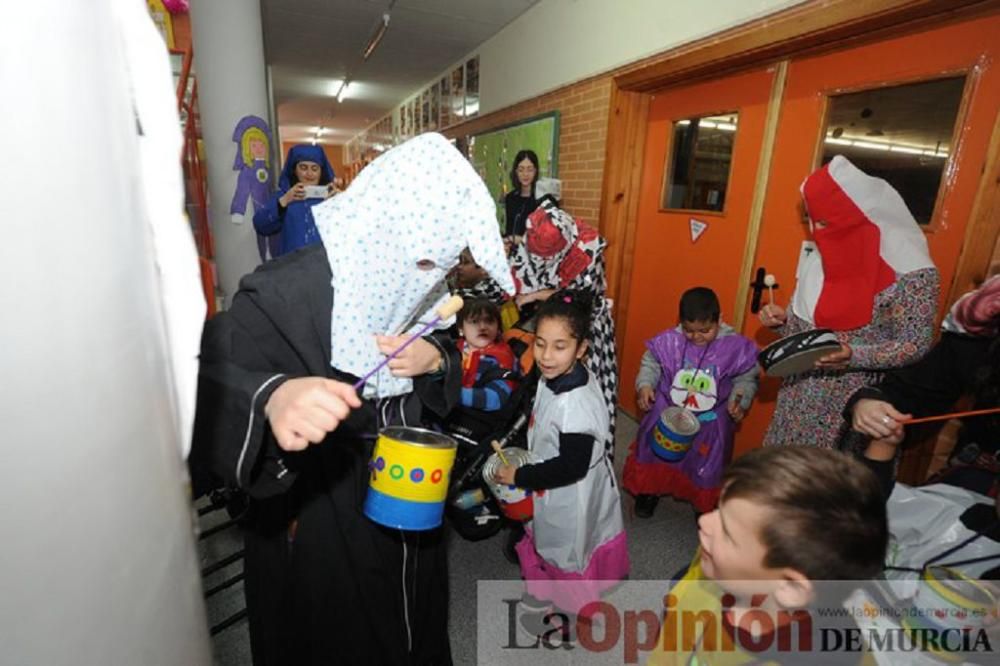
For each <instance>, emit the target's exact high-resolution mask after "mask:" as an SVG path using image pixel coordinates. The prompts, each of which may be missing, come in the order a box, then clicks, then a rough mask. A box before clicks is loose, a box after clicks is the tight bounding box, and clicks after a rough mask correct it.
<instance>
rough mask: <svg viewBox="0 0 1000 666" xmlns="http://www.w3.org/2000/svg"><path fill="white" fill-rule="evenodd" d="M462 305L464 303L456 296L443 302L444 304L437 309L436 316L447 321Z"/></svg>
mask: <svg viewBox="0 0 1000 666" xmlns="http://www.w3.org/2000/svg"><path fill="white" fill-rule="evenodd" d="M463 303H464V301H463V300H462V297H461V296H459V295H458V294H456V295H454V296H452V297H451V298H449V299H448V300H447V301H445V302H444V304H443V305H442V306H441V307H439V308H438V309H437V315H438V316H439V317H441V319H447V318H448V317H451V316H452V315H454V314H455V313H456V312H458V311H459V310H461V309H462V305H463Z"/></svg>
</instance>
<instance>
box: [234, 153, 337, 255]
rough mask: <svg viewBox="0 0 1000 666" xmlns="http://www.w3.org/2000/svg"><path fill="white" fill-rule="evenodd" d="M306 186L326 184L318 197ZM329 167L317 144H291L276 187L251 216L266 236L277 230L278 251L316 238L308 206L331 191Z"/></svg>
mask: <svg viewBox="0 0 1000 666" xmlns="http://www.w3.org/2000/svg"><path fill="white" fill-rule="evenodd" d="M307 186H326V193H325V195H324V196H322V197H317V196H309V195H310V194H312V193H313V192H311V191H308V190H307V189H306V187H307ZM333 192H334V189H333V167H331V166H330V162H329V161H327V159H326V154H325V153H324V152H323V149H322V148H320V147H319V146H307V145H304V144H299V145H297V146H292V148H291V149H290V150H289V151H288V159H287V160H285V168H284V169H282V170H281V178H280V180H279V181H278V191H277V192H275V194H274V195H273V196H272V197H271V199H270V200H269V201H268V202H267V205H266V206H264V207H263V208H261V209H260V210H258V211H257V212H256V214H254V216H253V226H254V227H255V228H256V229H257V232H258V233H260V234H262V235H264V236H270V235H272V234H276V233H279V232H280V233H281V251H280V253H279V256H280V255H282V254H288V253H289V252H293V251H294V250H297V249H299V248H300V247H305V246H306V245H312V244H313V243H318V242H319V232H318V231H316V223H315V222H313V216H312V212H311V211H310V208H312V207H313V206H315V205H316V204H318V203H320V202H322V201H325V200H326V199H328V198H330V196H331V195H332V194H333Z"/></svg>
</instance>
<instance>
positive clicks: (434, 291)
mask: <svg viewBox="0 0 1000 666" xmlns="http://www.w3.org/2000/svg"><path fill="white" fill-rule="evenodd" d="M312 211H313V217H314V219H315V220H316V227H317V228H318V229H319V233H320V236H321V237H322V239H323V244H324V245H325V246H326V252H327V257H328V259H329V261H330V270H331V272H332V273H333V280H332V284H333V313H332V319H331V326H330V331H331V343H330V363H331V365H333V366H334V367H336V368H338V369H340V370H343V371H345V372H349V373H351V374H354V375H358V376H359V377H360V376H362V375H364V374H366V373H367V372H368V371H370V370H371V369H372V368H374V367H375V366H376V365H378V363H380V362H381V361H382V360H383V359H384V356H383V355H382V354H381V353H380V352H379V350H378V347H377V346H376V344H375V335H376V334H396V333H398V332H399V329H400V327H402V326H403V325H404V324H406V323H407V322H409V321H410V320H411V319H412V318H413V317H414V315H415V314H418V315H420V320H421V321H423V322H428V321H430V320H431V319H432V318H433V317H434V316H435V315H434V310H435V309H436V308H437V307H438V306H439V305H441V304H442V303H443V302H444V301H445V300H446V299H447V298H448V287H447V284H446V282H445V275H446V274H447V273H448V271H449V270H450V269H451V268H452V267H453V266H455V265H456V264H457V263H458V255H459V254H460V253H461V251H462V250H463V249H464V248H465V247H466V246H468V248H469V249H470V250H471V252H472V256H473V258H474V259H475V261H476V263H477V264H479V265H480V266H482V267H483V268H484V269H486V271H487V272H488V273H489V274H490V276H491V277H493V279H495V280H496V281H497V282H498V283H499V284H500V286H501V287H502V288H503V289H504V290H505V291H507V292H508V293H513V292H514V285H513V282H512V280H511V275H510V269H509V267H508V265H507V260H506V258H505V256H504V251H503V242H502V241H501V239H500V229H499V227H498V226H497V222H496V208H495V206H494V205H493V201H492V199H491V197H490V194H489V191H488V190H487V189H486V185H485V184H484V183H483V181H482V179H481V178H480V177H479V175H478V174H477V173H476V172H475V170H474V169H473V168H472V165H471V164H469V162H468V160H466V159H465V158H464V157H463V156H462V155H461V153H459V152H458V151H457V150H456V149H455V148H454V147H453V146H452V145H451V144H450V143H449V142H448V140H447V139H445V138H444V137H443V136H441V135H440V134H434V133H427V134H422V135H420V136H418V137H415V138H413V139H411V140H409V141H407V142H406V143H404V144H401V145H399V146H397V147H395V148H393V149H392V150H389V151H388V152H386V153H385V154H383V155H382V156H380V157H379V158H378V159H376V160H375V161H374V162H372V163H371V164H369V165H368V166H367V167H365V169H364V170H363V171H362V172H361V173H360V174H359V175H358V177H357V178H356V179H355V180H354V181H353V182H352V183H351V185H350V187H349V188H348V189H347V190H346V191H345V192H343V193H341V194H339V195H337V196H336V197H333V198H332V199H329V200H327V201H325V202H324V203H322V204H319V205H317V206H315V207H313V209H312ZM428 260H429V261H431V262H433V267H432V268H430V269H429V270H425V269H421V268H418V267H417V263H418V262H421V261H428ZM447 323H450V322H447ZM444 325H445V323H442V327H443V326H444ZM416 330H418V329H417V326H413V327H411V328H410V330H409V331H407V332H415V331H416ZM411 389H412V382H411V381H410V380H409V379H405V378H398V377H393V376H392V375H391V374H390V373H389V370H388V368H383V369H382V370H380V371H379V373H378V374H377V375H375V376H374V377H372V378H371V379H370V380H369V381H368V383H367V384H366V385H365V387H364V395H365V397H373V396H375V397H387V396H393V395H401V394H403V393H407V392H409V391H410V390H411Z"/></svg>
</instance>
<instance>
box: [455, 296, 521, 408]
mask: <svg viewBox="0 0 1000 666" xmlns="http://www.w3.org/2000/svg"><path fill="white" fill-rule="evenodd" d="M458 332H459V335H461V336H462V338H461V339H460V340H459V341H458V351H459V353H460V354H461V355H462V395H461V401H460V402H461V405H462V406H463V407H467V408H470V409H478V410H482V411H484V412H495V411H499V410H500V408H501V407H503V406H504V404H505V403H506V402H507V399H508V398H510V394H511V392H512V391H513V390H514V387H515V382H514V379H513V377H514V352H513V351H511V349H510V347H509V346H508V345H507V343H506V342H504V341H503V340H501V339H500V308H498V307H497V306H496V305H494V304H493V303H491V302H490V301H488V300H486V299H485V298H475V299H471V300H468V301H466V302H465V304H464V305H463V306H462V309H461V310H459V312H458Z"/></svg>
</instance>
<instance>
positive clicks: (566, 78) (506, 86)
mask: <svg viewBox="0 0 1000 666" xmlns="http://www.w3.org/2000/svg"><path fill="white" fill-rule="evenodd" d="M802 1H803V0H700V1H699V0H616V1H609V0H542V1H541V2H539V3H538V4H537V5H535V6H534V7H532V8H531V9H530V10H528V11H527V12H525V13H524V14H522V15H521V16H519V17H518V18H517V19H516V20H514V21H513V22H511V23H510V24H509V25H507V26H506V27H505V28H504V29H503V30H501V31H500V32H499V33H497V34H496V35H495V36H494V37H492V38H491V39H490V40H488V41H487V42H484V43H483V44H482V45H481V46H480V47H479V48H478V49H477V50H476V51H474V52H473V53H479V67H480V74H479V77H480V79H479V86H480V93H479V95H480V101H479V112H480V114H485V113H490V112H491V111H496V110H497V109H502V108H504V107H506V106H510V105H511V104H515V103H517V102H520V101H522V100H525V99H530V98H532V97H536V96H537V95H540V94H542V93H544V92H547V91H549V90H553V89H555V88H559V87H562V86H564V85H566V84H568V83H573V82H574V81H579V80H581V79H585V78H587V77H590V76H593V75H594V74H599V73H601V72H606V71H609V70H612V69H614V68H616V67H619V66H621V65H625V64H628V63H630V62H634V61H636V60H640V59H642V58H644V57H646V56H650V55H653V54H655V53H660V52H662V51H666V50H668V49H672V48H674V47H677V46H679V45H681V44H684V43H685V42H690V41H694V40H697V39H700V38H702V37H705V36H707V35H711V34H713V33H716V32H720V31H722V30H725V29H727V28H731V27H733V26H736V25H739V24H741V23H746V22H748V21H751V20H754V19H756V18H759V17H761V16H764V15H767V14H771V13H774V12H776V11H780V10H782V9H785V8H787V7H790V6H792V5H796V4H800V3H801V2H802ZM470 55H472V54H470ZM465 60H466V58H463V59H462V60H461V61H459V62H464V61H465ZM449 71H450V70H449Z"/></svg>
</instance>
